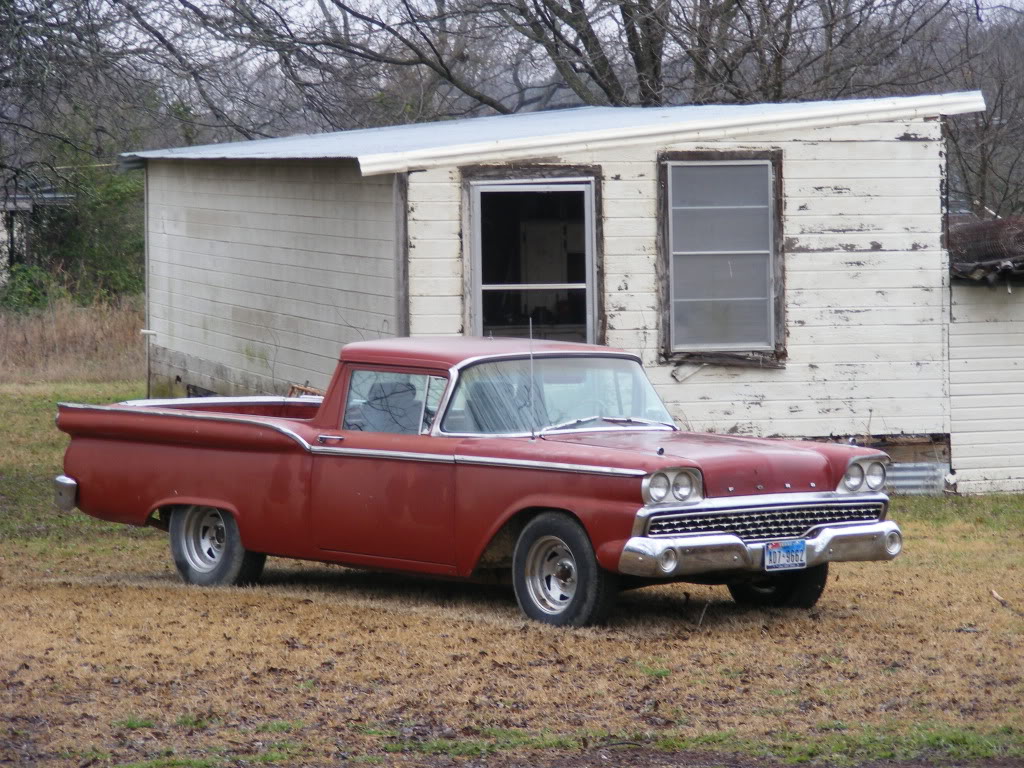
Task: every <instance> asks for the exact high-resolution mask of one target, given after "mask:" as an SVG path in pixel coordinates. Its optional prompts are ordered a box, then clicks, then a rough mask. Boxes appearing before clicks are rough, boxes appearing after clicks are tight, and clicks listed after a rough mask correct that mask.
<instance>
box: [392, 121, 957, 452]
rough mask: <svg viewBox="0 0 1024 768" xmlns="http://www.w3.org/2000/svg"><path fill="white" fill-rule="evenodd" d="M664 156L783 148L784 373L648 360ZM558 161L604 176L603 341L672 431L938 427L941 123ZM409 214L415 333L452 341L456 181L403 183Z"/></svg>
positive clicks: (458, 242) (941, 411) (447, 172)
mask: <svg viewBox="0 0 1024 768" xmlns="http://www.w3.org/2000/svg"><path fill="white" fill-rule="evenodd" d="M666 149H667V150H670V151H689V150H712V151H719V152H720V151H729V150H764V149H781V150H782V152H783V160H782V176H783V195H784V201H783V205H784V208H783V230H784V231H783V235H784V238H785V249H786V263H785V268H786V305H787V307H786V324H787V353H788V355H789V360H788V362H787V365H786V367H785V368H783V369H758V368H744V367H725V366H715V365H706V366H699V365H681V366H678V367H676V366H668V365H664V364H663V363H661V362H659V348H660V344H661V340H660V337H661V333H662V331H663V329H662V328H661V322H662V320H661V311H660V309H659V306H660V302H661V297H660V293H661V290H660V284H659V278H658V271H657V270H658V266H659V264H658V260H659V259H660V258H661V255H660V253H659V242H658V237H659V216H660V212H659V211H658V178H659V169H658V154H659V152H660V151H662V150H666ZM558 160H559V161H561V162H563V163H565V164H567V165H574V166H579V165H587V166H598V167H600V169H601V179H600V200H601V210H599V211H598V215H599V216H600V217H601V227H602V237H601V242H600V243H599V250H600V259H601V270H602V275H603V279H604V284H603V285H602V286H601V290H602V291H603V294H604V295H603V299H604V301H603V304H604V315H605V316H604V318H603V323H604V325H603V329H602V330H603V331H604V334H605V339H606V341H607V343H609V344H611V345H613V346H619V347H623V348H626V349H629V350H631V351H635V352H637V353H638V354H640V355H641V356H642V358H643V360H644V361H645V364H646V365H647V366H648V370H649V373H650V375H651V378H652V380H653V381H654V382H655V386H656V387H657V389H658V391H659V392H660V393H661V395H662V396H663V397H664V399H665V400H666V402H667V403H668V405H669V407H670V408H671V410H672V412H673V414H674V415H675V416H676V417H677V418H678V419H680V421H681V422H682V423H686V424H689V425H691V426H693V427H694V428H698V429H711V430H714V431H716V432H723V433H727V432H734V433H742V434H762V435H791V436H827V435H837V436H839V435H851V434H865V433H873V434H900V433H906V434H928V433H945V432H948V431H949V385H948V374H949V371H948V362H947V356H946V349H947V346H948V343H949V342H948V339H947V333H946V327H947V323H948V318H949V306H948V303H947V289H948V278H947V270H948V262H947V258H946V254H945V251H944V250H943V248H942V241H941V236H942V202H941V195H940V191H941V188H942V181H943V178H944V167H943V166H944V159H943V138H942V128H941V125H940V124H939V123H937V122H932V121H923V120H921V121H907V122H899V123H868V124H863V125H850V126H840V127H836V128H827V129H804V130H794V131H789V132H787V133H785V134H781V133H780V134H772V135H766V136H758V137H746V138H744V139H743V140H737V141H721V142H700V143H689V144H681V145H677V146H672V147H646V148H645V147H631V148H628V149H625V150H591V151H587V152H581V153H577V154H572V155H565V156H563V157H561V158H559V159H558ZM538 162H543V163H545V164H550V163H552V162H553V161H552V159H551V158H550V157H545V158H543V160H538ZM409 210H410V213H409V222H408V234H409V242H410V251H409V293H410V297H411V298H410V324H411V330H412V333H413V334H414V335H416V334H428V333H448V334H458V333H462V332H463V331H464V329H465V328H466V327H468V321H469V310H470V307H469V304H468V301H466V300H464V292H465V291H467V290H468V288H467V286H468V285H470V280H469V278H470V275H469V274H468V269H467V268H466V266H465V265H466V264H467V263H468V261H464V260H463V257H464V255H465V257H466V259H467V260H468V256H469V251H468V242H469V235H470V233H469V232H463V231H462V230H463V227H464V226H466V222H465V221H464V220H463V215H464V209H463V200H462V189H461V178H460V176H459V174H458V173H457V172H456V171H454V170H452V169H441V170H431V171H426V172H422V173H421V172H417V173H412V174H410V175H409ZM464 248H465V251H464V250H463V249H464ZM470 301H471V299H470Z"/></svg>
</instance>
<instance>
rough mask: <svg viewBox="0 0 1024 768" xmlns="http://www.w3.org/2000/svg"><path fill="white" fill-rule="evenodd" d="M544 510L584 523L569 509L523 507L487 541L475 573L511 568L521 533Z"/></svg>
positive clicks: (474, 570)
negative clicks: (513, 554)
mask: <svg viewBox="0 0 1024 768" xmlns="http://www.w3.org/2000/svg"><path fill="white" fill-rule="evenodd" d="M544 512H560V513H562V514H563V515H567V516H568V517H571V518H572V519H573V520H575V521H576V522H577V523H580V525H582V524H583V523H582V521H581V520H580V519H579V517H577V516H576V514H575V513H573V512H570V511H569V510H568V509H558V508H557V507H526V508H525V509H521V510H519V511H518V512H516V513H515V514H514V515H512V517H510V518H509V519H508V520H506V521H505V524H504V525H503V526H501V528H499V529H498V532H497V533H495V534H494V536H492V537H491V540H490V541H489V542H488V543H487V546H486V547H485V548H484V551H483V553H482V554H481V555H480V558H479V559H478V560H477V562H476V566H475V567H474V569H473V572H474V574H479V572H480V571H487V570H493V569H504V568H511V567H512V553H513V551H515V548H516V541H517V540H518V539H519V534H520V533H522V530H523V528H525V527H526V524H527V523H529V522H530V521H531V520H533V518H535V517H537V515H540V514H542V513H544Z"/></svg>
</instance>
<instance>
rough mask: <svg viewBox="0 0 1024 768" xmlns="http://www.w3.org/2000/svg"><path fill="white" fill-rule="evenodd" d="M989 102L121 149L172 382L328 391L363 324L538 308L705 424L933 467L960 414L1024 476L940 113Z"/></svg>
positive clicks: (963, 97) (379, 330)
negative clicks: (142, 185) (960, 268)
mask: <svg viewBox="0 0 1024 768" xmlns="http://www.w3.org/2000/svg"><path fill="white" fill-rule="evenodd" d="M983 107H984V104H983V100H982V97H981V94H980V93H977V92H973V93H956V94H947V95H939V96H918V97H906V98H890V99H868V100H856V101H837V102H817V103H796V104H771V105H742V106H687V107H665V108H659V109H642V108H610V107H609V108H593V107H592V108H582V109H573V110H564V111H556V112H541V113H528V114H517V115H510V116H498V117H487V118H476V119H470V120H456V121H450V122H441V123H430V124H420V125H409V126H400V127H392V128H380V129H371V130H362V131H348V132H341V133H334V134H323V135H315V136H296V137H289V138H281V139H268V140H262V141H246V142H238V143H232V144H221V145H211V146H204V147H186V148H180V149H169V150H158V151H149V152H136V153H131V154H128V155H125V157H124V160H123V162H124V163H125V165H127V166H129V167H138V166H139V165H142V164H144V165H145V167H146V172H147V174H146V175H147V185H146V231H147V250H148V258H147V263H148V280H147V286H148V311H149V318H148V323H149V327H150V329H152V330H153V331H155V337H154V338H153V340H152V346H151V352H150V381H151V384H152V387H153V390H154V392H155V393H160V394H166V393H168V391H170V390H175V389H179V390H180V389H184V387H185V385H191V386H192V387H194V388H197V389H198V390H200V391H201V390H210V391H214V392H218V393H229V392H233V393H256V392H279V391H283V390H287V388H288V385H289V384H291V383H299V384H302V383H307V382H308V383H309V384H311V385H312V386H315V387H323V386H325V385H326V383H327V381H328V379H329V377H330V374H331V372H332V371H333V369H334V365H335V361H336V359H337V355H338V350H339V347H340V346H341V345H342V344H344V343H346V342H349V341H353V340H357V339H360V338H373V337H377V336H386V335H396V334H397V335H401V334H412V335H422V334H462V333H473V334H484V335H489V334H493V335H502V334H509V335H525V334H526V329H527V327H528V324H529V323H530V321H531V320H532V323H533V328H534V333H535V334H536V335H537V336H541V337H545V338H564V339H579V340H589V341H593V342H598V343H606V344H609V345H612V346H617V347H622V348H625V349H629V350H632V351H635V352H638V353H640V354H641V355H642V356H643V359H644V361H645V363H646V365H647V368H648V371H649V373H650V376H651V378H652V380H653V381H654V382H655V384H656V385H657V386H658V388H659V390H660V392H661V394H662V396H663V397H664V399H665V401H666V402H667V403H668V405H669V407H670V408H671V409H672V412H673V413H674V415H675V416H676V418H677V419H678V420H679V422H680V423H681V424H682V425H684V426H686V427H689V428H692V429H696V430H713V431H716V432H721V433H733V434H758V435H781V436H794V437H841V438H849V437H851V436H853V437H855V438H857V439H861V440H863V441H865V442H873V443H877V444H880V445H882V446H883V447H885V448H886V449H887V450H890V452H892V453H893V454H894V456H895V457H896V458H897V459H901V460H904V461H929V462H938V463H943V462H945V463H948V462H949V461H950V455H949V447H950V436H951V435H952V446H953V454H952V463H953V468H954V469H956V470H957V471H958V479H959V480H960V488H961V489H962V490H970V491H977V490H988V489H997V488H998V489H1007V490H1010V489H1013V490H1017V489H1024V451H1022V450H1019V449H1020V448H1021V447H1022V445H1021V444H1022V443H1024V436H1022V437H1018V438H1017V441H1016V443H1014V444H1012V445H1006V446H1005V448H1006V450H1003V449H1002V447H1003V441H1004V440H1005V436H1003V435H996V436H993V434H992V433H993V431H994V430H995V431H998V424H999V421H998V419H999V418H1001V417H999V416H997V415H992V416H988V415H986V411H985V409H986V408H987V407H988V406H989V405H990V400H991V392H992V386H991V383H992V381H993V378H992V375H998V376H1000V377H1002V378H999V381H1000V382H1003V381H1004V380H1005V383H1006V387H1007V388H1006V389H1005V390H1001V391H1003V392H1005V393H1006V394H1007V395H1008V396H1010V397H1016V398H1017V399H1018V400H1020V409H1019V410H1020V413H1021V416H1022V419H1021V429H1022V430H1024V372H1022V371H1021V370H1020V367H1019V365H1018V363H1019V362H1020V359H1021V356H1017V357H1016V358H1015V359H1010V358H1005V359H1004V361H1003V362H1001V363H1000V364H999V371H998V372H996V371H994V370H992V369H991V368H990V367H985V365H983V364H980V363H979V362H978V361H979V359H981V358H982V355H981V353H979V352H978V338H979V335H984V334H985V333H987V332H989V331H991V330H993V326H992V324H991V323H989V324H988V325H987V326H984V328H985V331H983V332H981V333H979V330H978V329H979V328H981V327H983V326H980V325H979V323H985V322H988V321H990V320H993V318H995V317H997V316H998V317H1000V318H1005V317H1006V316H1007V315H1005V314H1001V313H1003V312H1005V311H1006V309H1005V308H1003V307H996V306H995V305H994V304H993V303H992V302H991V301H989V300H988V299H987V298H981V297H980V296H979V293H978V289H976V288H973V287H967V288H962V289H961V288H958V289H957V290H956V292H955V293H954V295H953V304H954V312H953V315H952V317H951V311H950V305H951V301H950V296H951V294H950V291H951V287H950V279H949V261H948V256H947V253H946V251H945V249H944V247H943V232H944V220H945V219H944V213H945V204H944V181H945V172H946V171H945V152H944V143H943V123H942V117H943V116H944V115H953V114H961V113H966V112H974V111H978V110H981V109H983ZM972 291H973V293H972ZM1009 301H1012V297H1010V298H1009ZM1004 303H1005V302H1004ZM1011 314H1012V310H1011ZM1018 314H1021V319H1022V320H1024V313H1018ZM997 324H998V323H997ZM1022 328H1024V327H1022ZM1003 330H1005V331H1006V332H1007V333H1016V328H1014V329H1010V328H1006V329H1003ZM1009 343H1010V342H1007V344H1009ZM1012 343H1014V344H1017V345H1018V346H1017V348H1016V349H1017V350H1018V351H1022V350H1024V330H1022V332H1021V333H1020V334H1019V335H1015V336H1014V337H1013V342H1012ZM1000 351H1001V352H1003V351H1005V350H1000ZM986 359H987V358H986ZM993 364H994V363H993ZM990 374H991V375H990ZM982 392H984V393H985V395H984V396H981V394H982ZM1002 405H1003V407H1005V402H1004V403H1003V404H1002ZM1017 434H1018V435H1024V431H1022V432H1019V433H1017ZM959 451H962V452H963V453H962V458H961V455H958V452H959Z"/></svg>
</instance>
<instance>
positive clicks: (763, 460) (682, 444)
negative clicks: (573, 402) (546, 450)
mask: <svg viewBox="0 0 1024 768" xmlns="http://www.w3.org/2000/svg"><path fill="white" fill-rule="evenodd" d="M543 439H544V440H546V441H553V442H560V443H568V444H575V445H587V446H593V447H599V448H605V449H611V450H619V451H623V452H629V453H633V454H637V453H639V454H643V455H644V456H645V457H657V458H658V459H659V460H660V461H661V462H663V464H662V466H664V467H671V466H690V467H697V468H698V469H700V470H701V472H702V473H703V475H704V495H705V496H709V497H714V496H749V495H755V494H762V493H794V492H799V491H810V492H815V491H834V490H835V488H836V485H837V484H838V483H839V480H840V479H841V478H842V474H843V472H845V471H846V463H847V461H848V460H849V458H850V457H851V456H853V455H857V454H861V453H866V452H867V451H865V450H864V449H859V448H855V447H852V446H846V445H839V444H826V443H815V442H811V441H791V440H776V439H770V440H769V439H763V438H755V437H733V436H730V435H713V434H705V433H696V432H662V431H653V430H647V431H640V430H621V431H605V432H574V433H565V434H557V433H555V434H546V435H544V438H543ZM659 450H663V451H664V452H663V453H659ZM837 472H838V474H837Z"/></svg>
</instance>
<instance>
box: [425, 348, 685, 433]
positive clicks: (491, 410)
mask: <svg viewBox="0 0 1024 768" xmlns="http://www.w3.org/2000/svg"><path fill="white" fill-rule="evenodd" d="M531 381H532V382H533V383H534V386H532V387H531V385H530V384H531ZM638 427H644V428H650V427H654V428H658V429H664V428H666V427H672V428H674V426H673V424H672V417H671V416H669V414H668V411H666V410H665V406H664V405H663V404H662V402H661V399H660V398H659V397H658V395H657V393H656V392H655V391H654V387H652V386H651V383H650V382H649V381H648V380H647V376H645V375H644V372H643V369H642V368H641V367H640V364H639V363H637V362H636V361H634V360H626V359H624V358H617V357H536V358H534V359H533V361H532V375H531V361H530V359H529V358H527V359H517V360H496V361H493V362H484V363H478V364H477V365H474V366H472V367H470V368H467V369H466V370H464V371H463V372H462V374H461V376H460V377H459V381H458V385H457V388H456V390H455V393H454V395H453V396H452V401H451V405H450V406H449V407H448V412H447V413H446V414H445V417H444V422H443V423H442V424H441V429H442V430H443V431H445V432H448V433H457V434H482V435H492V434H525V433H529V432H552V431H558V430H563V429H636V428H638Z"/></svg>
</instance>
